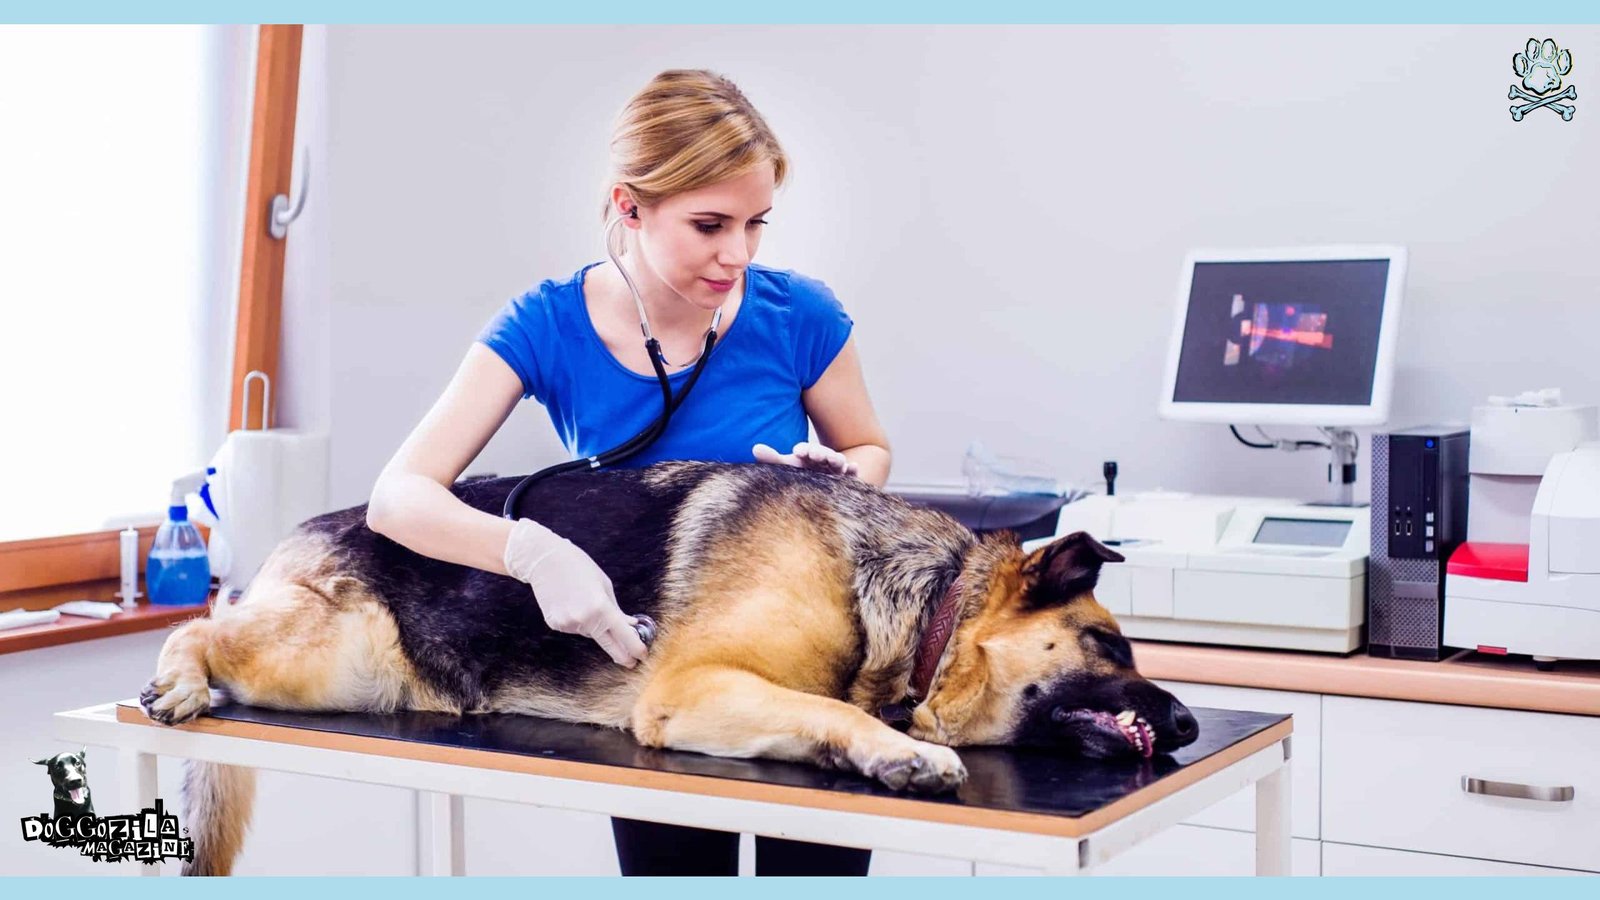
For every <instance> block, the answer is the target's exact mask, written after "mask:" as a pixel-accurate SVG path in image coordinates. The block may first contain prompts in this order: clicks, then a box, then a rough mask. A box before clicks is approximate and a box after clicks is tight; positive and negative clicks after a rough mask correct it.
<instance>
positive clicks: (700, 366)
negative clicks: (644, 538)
mask: <svg viewBox="0 0 1600 900" xmlns="http://www.w3.org/2000/svg"><path fill="white" fill-rule="evenodd" d="M624 218H628V219H637V218H639V211H638V209H637V208H634V209H633V210H630V211H629V213H628V215H627V216H617V217H616V218H613V219H612V220H611V221H609V222H607V223H606V227H605V231H604V232H603V234H604V240H605V244H606V256H608V257H610V258H611V264H612V265H614V266H616V267H617V271H618V272H621V273H622V280H623V281H624V282H626V283H627V285H628V292H629V293H630V294H632V295H633V303H634V306H636V307H638V309H639V330H640V331H641V332H643V333H644V347H645V351H646V352H648V353H649V354H650V365H651V366H652V367H653V368H654V369H655V370H656V381H658V382H660V384H661V415H659V416H657V417H656V420H655V421H654V422H651V423H650V424H649V425H647V426H645V428H644V430H642V431H640V432H639V433H638V434H636V435H634V436H633V437H631V438H629V439H627V440H626V441H623V442H622V443H621V444H618V445H617V446H615V447H612V448H611V449H610V450H607V451H605V452H603V453H597V454H595V455H594V456H590V457H587V458H583V459H570V460H567V461H566V462H560V463H556V464H555V465H553V466H549V467H547V468H543V469H540V470H539V471H537V472H534V473H533V474H532V475H529V476H528V477H526V478H524V479H522V480H521V481H519V482H517V486H516V487H514V488H512V489H511V493H510V494H508V495H506V502H505V506H504V507H503V508H502V509H501V511H500V514H501V515H502V516H503V517H505V518H507V519H515V518H516V508H517V502H518V501H519V500H521V499H522V495H523V493H524V492H526V491H527V490H528V487H529V485H531V484H533V483H534V482H535V481H539V480H540V479H543V478H548V477H550V476H552V475H558V474H561V473H563V472H573V471H576V470H578V469H598V468H600V467H601V466H610V465H615V464H617V463H619V462H622V461H623V460H625V459H627V458H628V457H630V456H633V455H634V454H636V453H638V452H640V451H641V450H643V449H645V448H646V447H648V446H650V445H651V444H653V443H655V441H656V439H657V438H659V437H661V434H662V432H664V431H666V430H667V422H668V421H670V420H671V419H672V414H673V413H674V412H676V411H677V409H678V407H679V406H680V405H682V403H683V401H684V399H685V398H687V397H688V396H689V392H690V391H691V390H693V389H694V383H695V382H696V381H698V380H700V372H701V371H702V370H704V369H705V366H706V360H708V359H710V358H711V348H712V347H714V346H716V343H717V326H718V325H720V324H722V307H720V306H719V307H717V311H716V312H715V313H714V314H712V316H711V327H710V328H707V329H706V337H705V347H704V348H702V349H701V350H700V355H699V356H697V357H695V360H694V370H693V371H691V372H690V373H689V380H688V381H686V382H684V385H683V390H681V391H678V393H677V394H676V395H674V394H673V393H672V383H671V382H670V381H668V380H667V361H666V357H664V356H663V355H662V353H661V342H660V341H658V340H656V338H655V335H654V334H651V332H650V318H649V317H648V316H646V315H645V311H644V300H642V299H641V298H640V297H639V288H638V287H637V286H635V285H634V283H633V277H632V276H630V275H629V274H628V270H627V268H626V267H624V266H623V265H622V261H621V260H619V259H617V254H616V251H615V250H614V249H612V246H611V232H612V229H614V228H616V227H617V226H618V225H619V224H621V223H622V221H623V220H624ZM685 365H687V363H686V364H685ZM634 619H635V620H636V621H635V625H634V628H635V630H637V631H638V632H639V639H640V640H642V641H644V642H645V643H646V644H648V643H650V640H651V638H653V637H654V636H655V622H654V621H652V620H651V619H650V617H649V616H643V615H640V616H634Z"/></svg>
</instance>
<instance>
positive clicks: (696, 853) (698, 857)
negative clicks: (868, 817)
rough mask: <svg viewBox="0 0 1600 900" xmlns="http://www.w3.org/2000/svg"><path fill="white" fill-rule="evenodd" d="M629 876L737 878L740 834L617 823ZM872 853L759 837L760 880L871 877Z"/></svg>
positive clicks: (619, 858)
mask: <svg viewBox="0 0 1600 900" xmlns="http://www.w3.org/2000/svg"><path fill="white" fill-rule="evenodd" d="M611 833H612V835H614V836H615V837H616V839H617V862H618V863H620V864H621V866H622V874H624V875H737V874H739V835H738V833H737V832H730V831H713V830H711V829H708V828H689V827H687V826H684V825H662V824H661V823H659V822H641V821H639V820H637V819H619V818H615V817H613V818H612V819H611ZM871 862H872V851H871V850H857V849H856V848H854V847H834V846H831V845H829V844H810V843H807V842H805V841H790V840H785V839H784V838H774V837H763V836H761V835H756V874H757V875H865V874H867V866H868V865H870V864H871Z"/></svg>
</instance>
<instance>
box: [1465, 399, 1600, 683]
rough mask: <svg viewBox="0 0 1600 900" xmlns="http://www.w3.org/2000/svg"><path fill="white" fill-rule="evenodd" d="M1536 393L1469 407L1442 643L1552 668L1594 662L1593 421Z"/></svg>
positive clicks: (1596, 442)
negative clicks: (1459, 538) (1457, 538)
mask: <svg viewBox="0 0 1600 900" xmlns="http://www.w3.org/2000/svg"><path fill="white" fill-rule="evenodd" d="M1543 393H1544V396H1543V397H1535V398H1533V399H1532V400H1528V399H1523V400H1522V402H1520V403H1513V402H1507V401H1502V402H1501V403H1498V404H1493V405H1489V406H1480V407H1477V408H1475V409H1474V410H1473V415H1472V441H1471V448H1470V450H1469V451H1468V471H1469V472H1470V476H1469V483H1468V490H1469V491H1470V493H1471V499H1470V501H1469V503H1470V507H1471V509H1472V513H1471V515H1470V516H1469V518H1468V525H1467V542H1466V543H1464V544H1462V545H1461V546H1460V547H1459V548H1457V549H1456V551H1455V553H1453V554H1452V555H1451V556H1450V560H1449V562H1448V564H1447V567H1446V570H1445V604H1444V610H1445V611H1444V642H1445V643H1446V644H1447V645H1449V646H1452V647H1465V648H1469V649H1476V650H1478V651H1479V652H1483V653H1494V654H1507V653H1517V654H1527V655H1530V656H1532V657H1533V658H1534V661H1535V662H1536V663H1538V664H1539V665H1540V667H1541V668H1547V667H1549V666H1551V665H1553V664H1554V662H1555V661H1556V660H1557V659H1600V419H1597V415H1596V409H1595V407H1593V406H1566V405H1561V403H1560V398H1559V394H1558V393H1556V392H1543ZM1526 397H1527V395H1524V398H1526Z"/></svg>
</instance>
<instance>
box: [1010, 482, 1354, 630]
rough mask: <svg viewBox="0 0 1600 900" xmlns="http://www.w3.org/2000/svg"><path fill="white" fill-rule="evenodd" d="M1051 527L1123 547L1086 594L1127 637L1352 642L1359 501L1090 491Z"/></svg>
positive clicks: (1032, 546)
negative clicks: (1317, 503) (1342, 503)
mask: <svg viewBox="0 0 1600 900" xmlns="http://www.w3.org/2000/svg"><path fill="white" fill-rule="evenodd" d="M1056 530H1057V534H1058V535H1066V534H1071V533H1072V532H1074V531H1087V532H1089V533H1090V534H1091V535H1094V536H1095V537H1096V538H1097V539H1099V540H1100V541H1102V542H1103V543H1105V544H1107V545H1108V546H1110V547H1112V548H1113V549H1115V550H1116V551H1117V552H1119V553H1121V554H1122V555H1123V556H1124V557H1126V559H1127V561H1126V562H1124V563H1122V564H1119V565H1108V566H1106V567H1104V568H1103V569H1101V570H1100V583H1099V585H1098V586H1097V587H1096V588H1095V597H1096V598H1097V599H1098V600H1099V601H1100V603H1101V604H1102V605H1103V606H1105V607H1106V609H1107V610H1109V611H1110V612H1111V613H1112V614H1113V615H1115V616H1116V617H1117V621H1118V622H1119V623H1120V624H1121V626H1122V632H1123V634H1125V635H1127V636H1129V637H1134V638H1145V639H1152V640H1171V641H1197V642H1201V643H1210V644H1237V645H1243V646H1253V647H1281V648H1287V649H1294V650H1316V651H1323V652H1330V653H1348V652H1350V651H1352V650H1355V649H1356V648H1357V647H1359V646H1360V645H1361V639H1362V634H1361V630H1362V625H1363V624H1364V623H1365V622H1366V600H1365V598H1366V593H1365V592H1366V578H1367V552H1368V549H1369V547H1370V543H1371V541H1370V531H1371V521H1370V516H1369V515H1368V513H1367V512H1366V511H1365V510H1361V509H1355V508H1351V507H1339V506H1307V505H1305V504H1302V503H1299V502H1297V501H1294V500H1287V499H1271V498H1258V497H1213V496H1193V495H1189V494H1175V493H1159V492H1158V493H1148V494H1134V495H1127V496H1115V497H1107V496H1094V497H1087V498H1084V499H1082V500H1079V501H1078V502H1076V503H1071V504H1068V505H1067V506H1065V507H1063V508H1062V510H1061V518H1060V522H1059V524H1058V526H1057V529H1056ZM1050 540H1052V538H1046V539H1041V540H1038V541H1030V542H1027V543H1025V544H1024V545H1023V547H1024V549H1028V550H1032V549H1035V548H1037V547H1039V546H1042V545H1044V544H1046V543H1049V541H1050Z"/></svg>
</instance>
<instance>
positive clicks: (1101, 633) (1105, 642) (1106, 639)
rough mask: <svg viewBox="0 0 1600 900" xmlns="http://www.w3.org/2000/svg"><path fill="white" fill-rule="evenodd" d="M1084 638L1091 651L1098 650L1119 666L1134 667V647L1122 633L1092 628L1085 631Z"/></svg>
mask: <svg viewBox="0 0 1600 900" xmlns="http://www.w3.org/2000/svg"><path fill="white" fill-rule="evenodd" d="M1083 640H1084V642H1085V643H1086V644H1088V645H1089V647H1088V649H1089V650H1090V652H1096V651H1098V652H1099V654H1100V655H1102V656H1104V657H1105V658H1106V659H1109V660H1111V662H1113V663H1115V664H1116V665H1118V666H1121V667H1123V668H1128V669H1131V668H1133V647H1132V646H1130V645H1129V644H1128V639H1127V638H1125V637H1123V636H1122V635H1120V634H1117V633H1116V632H1114V631H1105V630H1103V629H1100V628H1090V629H1087V630H1086V631H1084V633H1083Z"/></svg>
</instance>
